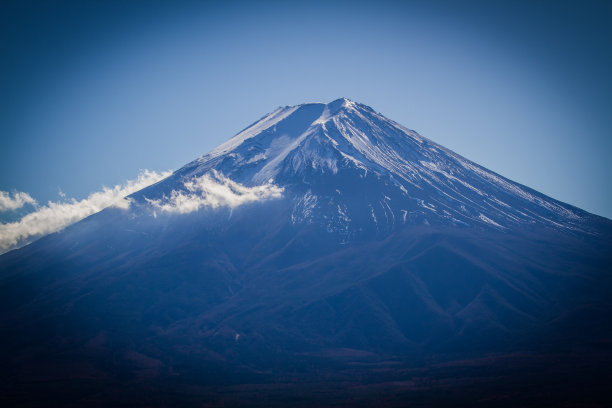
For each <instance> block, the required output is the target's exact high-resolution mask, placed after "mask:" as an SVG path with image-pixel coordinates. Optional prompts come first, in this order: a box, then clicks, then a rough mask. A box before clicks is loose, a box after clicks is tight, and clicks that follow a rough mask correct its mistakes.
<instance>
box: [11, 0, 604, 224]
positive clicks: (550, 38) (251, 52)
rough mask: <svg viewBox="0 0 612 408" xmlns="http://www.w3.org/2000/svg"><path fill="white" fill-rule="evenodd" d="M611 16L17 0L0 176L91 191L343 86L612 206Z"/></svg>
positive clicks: (513, 7)
mask: <svg viewBox="0 0 612 408" xmlns="http://www.w3.org/2000/svg"><path fill="white" fill-rule="evenodd" d="M609 21H612V7H611V6H610V5H608V4H606V2H580V3H579V2H573V3H563V2H552V1H542V2H533V1H508V2H506V1H463V2H459V1H457V2H449V1H439V2H427V1H414V2H411V1H406V2H385V1H378V2H359V1H350V2H349V1H345V2H342V1H339V2H331V1H329V2H318V1H312V2H289V1H284V2H270V1H263V2H231V1H223V2H191V1H183V2H170V1H146V2H145V1H132V2H126V1H121V2H120V1H105V2H103V1H95V2H92V1H72V2H71V1H59V2H44V1H40V2H28V1H8V2H3V3H2V5H0V49H1V52H2V56H3V57H2V58H1V59H0V95H2V97H1V99H0V104H1V106H0V108H1V110H0V135H1V137H2V141H1V145H0V146H1V148H0V190H1V191H5V192H13V193H14V192H26V193H29V194H30V196H31V197H33V198H34V199H35V200H37V201H38V202H40V203H44V202H46V201H48V200H53V201H57V200H62V199H63V198H62V197H60V191H61V193H62V194H65V195H66V196H67V197H74V198H77V199H81V198H84V197H86V196H87V195H88V194H90V193H92V192H94V191H98V190H100V188H101V186H102V185H106V186H114V185H117V184H121V183H123V182H125V181H126V180H128V179H135V178H136V176H137V175H138V173H139V171H140V170H141V169H150V170H155V171H163V170H168V169H177V168H179V167H181V166H182V165H183V164H185V163H187V162H189V161H191V160H193V159H195V158H196V157H198V156H199V155H201V154H204V153H206V152H208V151H209V150H211V149H212V148H214V147H215V146H217V145H218V144H220V143H221V142H223V141H224V140H226V139H228V138H229V137H231V136H232V135H234V134H235V133H237V132H238V131H239V130H241V129H242V128H244V127H245V126H247V125H248V124H250V123H252V122H253V121H255V120H257V119H258V118H260V117H261V116H262V115H264V114H265V113H267V112H269V111H271V110H273V109H275V108H276V107H277V106H284V105H294V104H299V103H304V102H312V101H322V102H329V101H331V100H333V99H336V98H338V97H341V96H345V97H348V98H350V99H352V100H355V101H358V102H361V103H365V104H367V105H370V106H371V107H373V108H374V109H376V110H377V111H379V112H381V113H382V114H384V115H385V116H387V117H389V118H390V119H393V120H395V121H397V122H399V123H401V124H403V125H405V126H406V127H408V128H411V129H414V130H416V131H417V132H419V133H420V134H421V135H423V136H425V137H427V138H430V139H432V140H434V141H436V142H438V143H440V144H442V145H444V146H446V147H448V148H450V149H452V150H454V151H456V152H458V153H460V154H462V155H464V156H465V157H467V158H469V159H471V160H473V161H475V162H477V163H479V164H482V165H484V166H485V167H487V168H489V169H491V170H494V171H496V172H498V173H500V174H502V175H504V176H506V177H508V178H510V179H513V180H515V181H518V182H520V183H523V184H525V185H527V186H529V187H532V188H535V189H536V190H539V191H541V192H543V193H545V194H548V195H550V196H552V197H554V198H557V199H559V200H562V201H565V202H568V203H570V204H573V205H576V206H578V207H581V208H584V209H586V210H588V211H591V212H594V213H596V214H600V215H604V216H606V217H608V218H612V190H611V189H610V181H609V179H610V175H612V171H611V170H612V164H611V161H610V152H612V137H611V135H610V129H612V115H610V111H611V109H610V108H611V107H612V79H611V76H610V72H612V44H611V42H612V41H611V40H610V39H611V38H612V33H611V32H610V30H611V29H610V28H609ZM5 217H8V216H6V215H5Z"/></svg>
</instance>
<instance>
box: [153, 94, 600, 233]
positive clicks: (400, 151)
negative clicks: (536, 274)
mask: <svg viewBox="0 0 612 408" xmlns="http://www.w3.org/2000/svg"><path fill="white" fill-rule="evenodd" d="M212 171H215V172H217V173H218V174H222V175H224V176H225V177H227V178H229V179H231V180H233V181H234V182H237V183H241V184H243V185H244V186H249V187H252V186H259V185H263V184H270V183H274V184H276V185H279V186H282V187H283V188H284V189H285V190H286V194H285V195H286V196H288V197H290V198H291V199H292V200H293V201H294V203H295V205H294V208H293V213H292V220H293V222H295V221H296V220H300V221H301V222H315V223H319V224H327V226H329V227H330V228H331V229H333V230H341V231H342V233H343V234H345V235H347V236H358V235H359V234H360V231H363V230H369V229H371V228H374V229H377V230H378V231H379V232H380V231H387V232H389V231H393V230H397V229H398V228H400V227H401V226H402V225H418V224H425V225H430V224H435V225H452V226H462V227H477V228H494V229H499V230H504V229H508V228H514V227H524V226H527V225H541V226H547V227H549V228H552V229H557V230H563V231H581V232H589V231H591V232H592V231H593V230H592V228H591V226H590V223H591V221H593V219H594V217H593V216H592V215H590V214H588V213H586V212H584V211H582V210H580V209H578V208H575V207H573V206H570V205H567V204H564V203H561V202H559V201H557V200H554V199H552V198H550V197H547V196H545V195H543V194H540V193H538V192H536V191H534V190H532V189H530V188H528V187H525V186H522V185H520V184H518V183H515V182H512V181H510V180H508V179H505V178H504V177H502V176H500V175H498V174H495V173H494V172H492V171H490V170H487V169H485V168H483V167H481V166H479V165H477V164H475V163H473V162H471V161H469V160H467V159H465V158H463V157H461V156H460V155H458V154H456V153H454V152H452V151H450V150H448V149H446V148H444V147H442V146H440V145H438V144H436V143H434V142H432V141H430V140H428V139H426V138H424V137H422V136H420V135H419V134H418V133H416V132H414V131H412V130H409V129H406V128H405V127H403V126H401V125H399V124H397V123H395V122H393V121H392V120H389V119H387V118H385V117H384V116H383V115H381V114H379V113H377V112H375V111H374V110H373V109H372V108H370V107H368V106H366V105H362V104H359V103H355V102H353V101H351V100H349V99H346V98H341V99H337V100H335V101H333V102H331V103H329V104H323V103H310V104H304V105H298V106H286V107H281V108H278V109H276V110H275V111H273V112H271V113H269V114H268V115H266V116H264V117H263V118H261V119H260V120H258V121H257V122H255V123H253V124H252V125H251V126H249V127H247V128H246V129H244V130H243V131H241V132H240V133H238V134H237V135H236V136H234V137H233V138H231V139H230V140H228V141H227V142H226V143H223V144H222V145H221V146H219V147H217V148H216V149H214V150H213V151H212V152H210V153H208V154H206V155H204V156H202V157H201V158H199V159H198V160H196V161H194V162H192V163H190V164H188V165H186V166H185V167H183V168H182V169H180V170H178V171H177V172H175V173H174V175H173V176H172V177H171V178H170V179H169V180H167V181H166V182H164V183H162V184H163V185H164V187H163V188H161V190H160V187H159V186H158V187H156V189H157V190H158V191H162V192H165V193H166V194H168V191H172V189H173V188H174V187H172V186H173V185H174V186H175V187H176V186H177V185H178V186H179V187H178V188H179V189H180V188H181V187H180V186H181V184H184V183H190V182H191V180H192V179H194V178H197V177H200V176H202V175H204V174H207V173H210V172H212ZM142 194H143V195H146V194H147V192H143V193H142ZM170 194H171V193H170ZM155 197H156V198H159V197H158V196H157V195H156V196H155Z"/></svg>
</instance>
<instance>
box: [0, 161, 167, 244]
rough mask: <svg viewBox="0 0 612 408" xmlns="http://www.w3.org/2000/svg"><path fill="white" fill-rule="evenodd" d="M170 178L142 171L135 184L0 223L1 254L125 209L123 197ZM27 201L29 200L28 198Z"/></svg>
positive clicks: (117, 187)
mask: <svg viewBox="0 0 612 408" xmlns="http://www.w3.org/2000/svg"><path fill="white" fill-rule="evenodd" d="M170 174H172V172H170V171H167V172H162V173H157V172H155V171H149V170H144V171H143V172H141V173H140V174H139V175H138V178H137V179H136V180H129V181H127V182H126V183H125V184H123V185H116V186H114V187H113V188H107V187H104V188H103V189H102V191H98V192H95V193H92V194H90V195H89V197H87V198H85V199H83V200H80V201H77V200H75V199H74V198H73V199H72V200H70V201H69V202H52V201H49V202H48V203H47V205H45V206H41V207H38V208H37V209H36V211H34V212H32V213H30V214H27V215H25V216H23V217H22V218H21V219H20V220H19V221H16V222H11V223H6V224H2V223H0V253H2V252H5V251H7V250H9V249H11V248H14V247H18V246H21V245H23V244H25V243H27V242H28V240H29V239H30V238H33V237H40V236H43V235H46V234H50V233H52V232H56V231H59V230H61V229H62V228H65V227H67V226H68V225H70V224H74V223H75V222H77V221H80V220H82V219H83V218H85V217H88V216H90V215H91V214H94V213H97V212H99V211H101V210H103V209H104V208H106V207H117V208H122V209H128V208H129V206H130V201H129V200H128V199H126V198H125V197H126V196H128V195H130V194H132V193H134V192H136V191H138V190H141V189H143V188H145V187H147V186H149V185H151V184H153V183H156V182H158V181H159V180H161V179H163V178H166V177H168V176H169V175H170ZM23 194H25V193H23ZM26 195H27V194H26ZM27 197H29V198H30V199H31V197H30V196H29V195H27ZM32 201H33V200H32Z"/></svg>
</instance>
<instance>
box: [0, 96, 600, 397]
mask: <svg viewBox="0 0 612 408" xmlns="http://www.w3.org/2000/svg"><path fill="white" fill-rule="evenodd" d="M611 231H612V222H611V221H610V220H607V219H605V218H602V217H598V216H595V215H592V214H589V213H587V212H585V211H583V210H580V209H578V208H575V207H572V206H570V205H567V204H564V203H562V202H559V201H557V200H554V199H552V198H550V197H547V196H545V195H543V194H541V193H538V192H537V191H534V190H532V189H530V188H528V187H525V186H522V185H520V184H518V183H515V182H513V181H511V180H508V179H506V178H504V177H502V176H500V175H498V174H495V173H494V172H492V171H490V170H487V169H485V168H483V167H481V166H479V165H477V164H475V163H473V162H471V161H469V160H467V159H465V158H463V157H461V156H460V155H458V154H456V153H454V152H452V151H450V150H448V149H446V148H444V147H442V146H440V145H438V144H436V143H434V142H432V141H430V140H428V139H426V138H424V137H422V136H420V135H418V134H417V133H416V132H414V131H411V130H408V129H406V128H405V127H403V126H401V125H399V124H397V123H395V122H393V121H392V120H390V119H387V118H385V117H384V116H383V115H381V114H379V113H377V112H376V111H374V110H373V109H372V108H370V107H368V106H365V105H362V104H359V103H356V102H353V101H350V100H348V99H346V98H341V99H338V100H335V101H333V102H331V103H329V104H323V103H311V104H304V105H298V106H290V107H289V106H287V107H280V108H278V109H276V110H274V111H273V112H271V113H269V114H268V115H266V116H264V117H263V118H261V119H260V120H258V121H257V122H255V123H253V124H252V125H250V126H249V127H247V128H246V129H244V130H243V131H241V132H240V133H238V134H237V135H236V136H234V137H233V138H231V139H229V140H228V141H227V142H226V143H224V144H222V145H221V146H219V147H217V148H216V149H214V150H213V151H211V152H210V153H208V154H205V155H204V156H202V157H200V158H198V159H197V160H195V161H193V162H191V163H189V164H187V165H185V166H184V167H182V168H181V169H179V170H177V171H175V172H174V173H173V174H172V175H170V176H169V177H167V178H166V179H164V180H162V181H160V182H158V183H156V184H154V185H151V186H149V187H147V188H145V189H143V190H140V191H138V192H136V193H134V194H132V195H131V196H129V197H127V201H126V203H125V205H123V206H122V208H107V209H105V210H104V211H101V212H99V213H97V214H94V215H93V216H90V217H88V218H86V219H84V220H82V221H80V222H79V223H77V224H74V225H72V226H70V227H68V228H66V229H65V230H63V231H61V232H59V233H55V234H51V235H48V236H46V237H44V238H42V239H40V240H38V241H36V242H34V243H32V244H30V245H28V246H26V247H23V248H20V249H18V250H14V251H11V252H9V253H6V254H4V255H2V256H0V290H1V291H2V295H3V296H2V299H1V300H0V302H1V303H0V304H1V307H0V311H1V316H2V325H1V329H2V332H1V335H2V336H1V337H2V339H3V343H4V344H3V347H2V348H1V351H0V353H1V354H0V357H1V359H2V364H0V366H1V367H2V368H1V371H0V375H1V377H0V379H1V380H2V381H0V388H1V389H2V395H3V396H4V397H3V398H5V399H6V400H7V401H8V402H10V405H12V406H15V405H24V406H36V405H40V406H43V405H50V404H51V405H53V404H56V405H72V406H78V405H88V404H89V403H90V402H92V401H94V402H98V403H100V404H101V405H131V406H135V405H141V406H190V405H193V406H202V405H205V406H240V405H247V406H286V405H288V404H289V405H293V406H296V405H300V404H302V406H331V405H362V406H363V405H376V406H398V407H399V406H407V405H412V404H415V405H416V404H421V405H422V404H426V405H427V402H428V401H432V403H436V404H438V405H442V406H448V405H461V404H463V405H470V406H476V405H479V404H480V406H491V405H492V404H494V403H495V402H496V401H501V400H504V401H506V402H508V404H507V406H517V405H520V406H543V405H549V406H550V405H559V404H561V403H562V404H564V405H571V404H572V403H575V404H576V405H578V404H582V405H585V402H589V403H590V404H591V405H593V406H598V404H600V403H601V405H602V406H604V405H606V404H605V403H602V401H609V399H607V400H606V398H608V397H609V390H608V389H607V386H608V384H607V383H605V381H602V380H601V379H602V378H604V379H605V378H607V372H605V368H607V367H608V366H606V365H603V366H602V362H606V361H607V362H610V361H612V354H611V353H610V350H611V349H612V348H611V347H610V339H611V338H612V331H611V327H612V325H610V319H609V316H610V315H612V302H611V301H610V299H611V297H610V294H611V293H612V279H611V276H610V273H609V265H610V264H611V263H612V257H611V254H612V248H611V242H612V241H611V239H610V238H611V237H612V233H611ZM576 378H579V379H580V382H579V385H576V384H577V383H576V380H575V379H576ZM534 389H537V390H538V391H537V392H533V390H534ZM530 390H531V391H530ZM476 394H477V395H478V396H479V397H480V399H479V400H477V401H474V399H473V395H476ZM143 395H148V397H146V398H144V399H143ZM500 398H501V399H500ZM203 401H204V402H203Z"/></svg>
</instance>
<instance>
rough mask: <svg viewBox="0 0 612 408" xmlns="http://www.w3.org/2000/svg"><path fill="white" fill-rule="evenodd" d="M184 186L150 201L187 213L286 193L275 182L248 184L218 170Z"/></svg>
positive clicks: (276, 196) (164, 209) (232, 205)
mask: <svg viewBox="0 0 612 408" xmlns="http://www.w3.org/2000/svg"><path fill="white" fill-rule="evenodd" d="M184 186H185V191H183V190H179V191H177V190H172V192H171V193H170V197H164V198H163V199H159V200H147V201H148V202H149V203H151V205H152V206H153V207H154V208H157V209H159V210H162V211H166V212H170V213H179V214H186V213H190V212H193V211H197V210H199V209H200V208H202V207H212V208H216V207H220V206H226V207H230V208H234V207H237V206H239V205H242V204H246V203H250V202H253V201H263V200H268V199H273V198H280V197H282V193H283V188H282V187H278V186H276V185H274V184H272V183H268V184H264V185H260V186H255V187H247V186H244V185H242V184H240V183H236V182H235V181H232V180H230V179H229V178H227V177H225V176H224V175H223V174H221V173H219V172H217V171H215V170H213V171H212V172H211V173H207V174H204V175H203V176H201V177H197V178H195V179H193V180H191V181H188V182H185V183H184Z"/></svg>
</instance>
